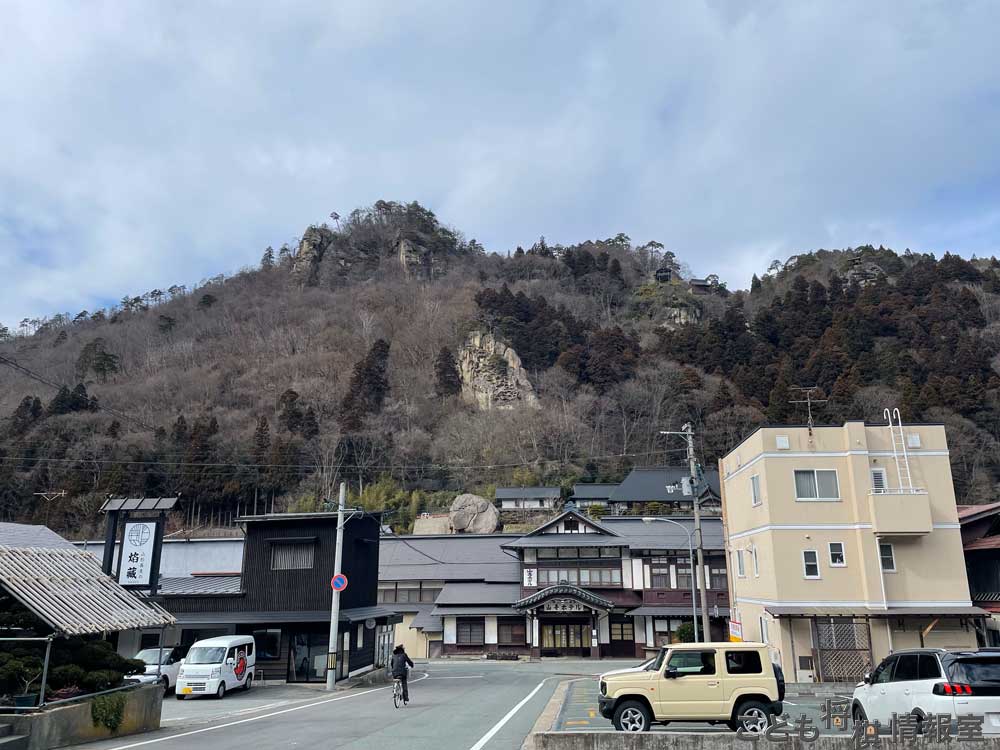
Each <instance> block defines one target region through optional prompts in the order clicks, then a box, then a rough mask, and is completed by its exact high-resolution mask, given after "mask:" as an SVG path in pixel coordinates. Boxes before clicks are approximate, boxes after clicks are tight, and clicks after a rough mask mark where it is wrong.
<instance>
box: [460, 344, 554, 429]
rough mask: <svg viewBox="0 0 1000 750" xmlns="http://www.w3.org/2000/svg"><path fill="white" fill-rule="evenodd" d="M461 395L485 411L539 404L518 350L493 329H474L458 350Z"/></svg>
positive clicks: (536, 406) (536, 405)
mask: <svg viewBox="0 0 1000 750" xmlns="http://www.w3.org/2000/svg"><path fill="white" fill-rule="evenodd" d="M458 371H459V374H460V375H461V376H462V396H463V398H465V400H466V401H469V402H470V403H473V404H476V405H477V406H478V407H479V408H480V409H482V410H483V411H488V410H490V409H514V408H516V407H518V406H531V407H535V408H538V406H539V403H538V397H537V396H536V395H535V389H534V387H533V386H532V385H531V381H530V380H529V379H528V372H527V370H525V369H524V366H523V365H522V364H521V358H520V357H519V356H517V352H515V351H514V350H513V348H511V347H510V346H508V345H507V344H505V343H504V342H503V341H501V340H500V339H498V338H497V337H496V336H494V335H493V334H492V333H486V332H484V331H473V332H472V333H470V334H469V337H468V338H467V339H466V341H465V343H464V344H463V345H462V348H461V349H459V352H458Z"/></svg>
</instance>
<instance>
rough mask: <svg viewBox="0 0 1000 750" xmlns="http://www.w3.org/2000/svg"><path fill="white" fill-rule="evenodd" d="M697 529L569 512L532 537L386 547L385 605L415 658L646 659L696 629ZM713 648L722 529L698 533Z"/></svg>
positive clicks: (684, 521) (718, 627)
mask: <svg viewBox="0 0 1000 750" xmlns="http://www.w3.org/2000/svg"><path fill="white" fill-rule="evenodd" d="M692 527H693V521H692V520H691V519H690V518H685V517H671V522H669V523H663V522H661V521H655V520H648V519H646V520H644V519H642V518H637V517H604V518H602V519H600V520H594V519H591V518H589V517H588V516H586V515H584V514H582V513H580V512H579V511H577V510H576V509H575V508H573V507H572V506H570V507H569V508H568V509H567V510H566V511H565V512H563V513H562V514H561V515H560V516H558V517H557V518H555V519H553V520H551V521H549V522H548V523H546V524H544V525H542V526H540V527H539V528H537V529H535V530H534V531H532V532H531V533H529V534H526V535H522V536H519V535H509V534H502V535H501V534H497V535H483V536H475V535H450V536H438V537H433V538H428V537H394V538H383V540H382V550H383V551H382V555H381V567H380V571H379V579H380V581H379V589H380V599H379V601H380V603H382V605H383V606H385V607H392V606H395V607H396V608H397V609H398V610H399V611H400V612H402V613H403V616H404V618H406V619H405V620H404V623H402V624H400V625H397V630H396V640H397V641H398V642H403V643H407V650H408V651H410V652H411V653H414V654H416V655H418V656H423V655H427V656H436V655H439V654H440V655H445V656H447V655H449V654H456V655H457V654H468V655H471V654H494V655H523V656H527V655H535V656H560V655H574V656H588V657H612V656H629V657H631V656H642V655H644V654H645V653H646V652H647V651H653V650H655V649H657V648H658V647H659V646H660V645H661V644H663V643H669V642H671V640H673V639H674V638H676V637H677V631H678V628H680V626H681V625H682V624H683V623H685V622H687V623H690V622H691V619H692V603H691V574H692V571H691V565H690V558H689V555H688V535H689V532H690V530H691V529H692ZM703 532H704V533H703V536H704V547H705V550H706V564H705V569H704V570H703V571H700V572H698V573H697V578H698V583H699V584H700V583H701V582H702V581H706V582H707V583H708V606H709V615H710V617H711V619H712V631H713V632H712V636H713V637H715V638H720V637H722V636H723V634H724V633H725V628H724V618H726V617H727V616H728V614H729V599H728V585H727V581H726V567H725V555H724V554H723V539H722V524H721V522H720V519H718V518H708V519H705V521H704V524H703Z"/></svg>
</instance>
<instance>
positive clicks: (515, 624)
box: [497, 620, 527, 646]
mask: <svg viewBox="0 0 1000 750" xmlns="http://www.w3.org/2000/svg"><path fill="white" fill-rule="evenodd" d="M526 634H527V630H526V629H525V624H524V620H500V621H498V622H497V643H500V644H503V645H505V646H523V645H524V643H525V641H526Z"/></svg>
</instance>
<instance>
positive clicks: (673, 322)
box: [662, 307, 701, 331]
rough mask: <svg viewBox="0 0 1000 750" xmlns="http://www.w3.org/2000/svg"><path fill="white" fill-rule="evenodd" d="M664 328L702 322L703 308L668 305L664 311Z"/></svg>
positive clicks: (672, 328) (671, 328) (670, 328)
mask: <svg viewBox="0 0 1000 750" xmlns="http://www.w3.org/2000/svg"><path fill="white" fill-rule="evenodd" d="M663 317H664V321H663V323H662V326H663V328H667V329H669V330H672V331H673V330H676V329H678V328H680V327H681V326H686V325H691V324H692V323H699V322H701V310H699V309H698V308H696V307H667V308H665V309H664V311H663Z"/></svg>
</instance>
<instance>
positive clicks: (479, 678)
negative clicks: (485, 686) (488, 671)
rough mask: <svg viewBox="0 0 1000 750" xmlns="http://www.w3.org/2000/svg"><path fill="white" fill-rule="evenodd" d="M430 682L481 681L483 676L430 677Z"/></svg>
mask: <svg viewBox="0 0 1000 750" xmlns="http://www.w3.org/2000/svg"><path fill="white" fill-rule="evenodd" d="M427 679H428V680H481V679H483V675H481V674H454V675H445V676H443V677H428V678H427Z"/></svg>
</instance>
